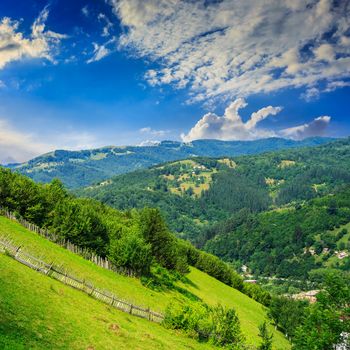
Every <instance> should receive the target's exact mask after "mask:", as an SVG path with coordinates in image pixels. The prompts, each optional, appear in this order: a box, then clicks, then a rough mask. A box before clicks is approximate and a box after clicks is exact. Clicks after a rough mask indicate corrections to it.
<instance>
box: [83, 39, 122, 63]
mask: <svg viewBox="0 0 350 350" xmlns="http://www.w3.org/2000/svg"><path fill="white" fill-rule="evenodd" d="M115 43H116V39H115V38H112V39H110V40H108V41H107V42H105V43H104V44H98V43H92V45H93V47H94V50H93V54H92V57H91V58H89V59H88V60H87V61H86V63H92V62H97V61H100V60H102V58H104V57H106V56H108V55H110V54H111V53H112V52H114V51H115V50H116V45H115Z"/></svg>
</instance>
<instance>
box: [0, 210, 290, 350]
mask: <svg viewBox="0 0 350 350" xmlns="http://www.w3.org/2000/svg"><path fill="white" fill-rule="evenodd" d="M0 235H6V236H7V237H9V238H11V239H12V240H13V242H14V243H15V244H21V245H22V246H23V249H27V250H28V251H29V252H30V253H33V254H35V255H40V256H42V257H43V259H44V260H47V261H53V262H55V263H58V262H59V263H60V264H63V267H65V268H67V269H69V271H70V272H71V273H72V274H75V275H76V276H79V277H80V278H85V279H87V280H89V281H91V282H93V283H94V284H96V285H98V286H100V287H101V288H106V289H108V290H110V291H112V292H114V293H115V294H117V295H118V296H120V297H122V298H125V299H127V300H132V301H134V302H135V303H137V304H141V305H145V306H150V307H151V308H153V309H158V310H159V311H164V310H165V308H166V306H167V305H168V304H169V303H170V302H171V301H178V300H184V299H186V298H187V296H186V295H188V294H191V295H195V296H196V297H198V298H200V299H202V300H203V301H204V302H207V303H208V304H216V303H217V302H220V303H221V304H222V305H225V306H229V307H234V308H235V309H236V311H237V314H238V316H239V318H240V321H241V327H242V331H243V333H244V334H245V336H246V337H247V340H248V342H249V343H251V344H255V345H256V344H257V343H258V342H259V340H258V326H259V324H261V323H262V322H263V321H264V319H265V318H266V311H265V308H264V307H263V306H262V305H260V304H258V303H257V302H255V301H254V300H252V299H250V298H248V297H247V296H246V295H244V294H242V293H240V292H238V291H237V290H235V289H233V288H230V287H228V286H226V285H224V284H223V283H221V282H219V281H217V280H215V279H214V278H212V277H210V276H208V275H206V274H205V273H203V272H200V271H199V270H197V269H194V268H191V272H190V273H189V274H188V275H187V279H188V281H187V282H186V283H184V282H178V286H179V287H181V288H183V289H184V290H186V291H187V293H185V294H183V293H180V292H179V291H176V290H168V291H160V292H157V291H155V290H151V289H149V288H146V287H145V286H143V285H142V284H141V282H140V280H139V279H136V278H129V277H126V276H122V275H117V274H115V273H113V272H112V271H110V270H105V269H103V268H100V267H98V266H96V265H94V264H93V263H91V262H89V261H87V260H84V259H83V258H81V257H79V256H77V255H75V254H73V253H71V252H69V251H67V250H65V249H63V248H61V247H59V246H57V245H55V244H54V243H52V242H49V241H47V240H45V239H44V238H42V237H40V236H38V235H36V234H35V233H33V232H30V231H28V230H26V229H24V228H23V227H22V226H20V225H19V224H17V223H15V222H12V221H10V220H8V219H5V218H3V217H0ZM0 267H1V268H0V281H1V282H0V284H1V285H0V286H1V288H0V310H1V311H2V315H5V319H6V320H7V322H6V323H1V322H0V334H1V337H0V339H1V340H0V345H1V341H3V342H7V343H5V344H6V345H7V346H8V347H7V348H8V349H16V347H11V345H13V344H15V343H16V342H17V343H18V344H19V345H18V347H17V349H21V348H25V346H24V345H23V346H22V347H21V346H20V345H21V344H25V341H26V340H28V339H29V338H30V339H32V340H31V341H33V342H34V343H33V344H34V345H35V346H36V347H35V346H34V345H33V348H38V349H44V348H50V346H49V345H48V344H50V343H48V342H50V341H51V342H53V343H51V344H55V342H56V341H57V344H59V345H60V346H61V348H67V347H69V348H72V349H81V348H88V346H89V345H90V346H92V347H93V348H95V349H110V348H114V347H118V348H122V349H123V348H124V347H123V346H125V348H127V347H128V348H135V349H136V348H139V349H163V348H164V349H165V348H171V349H175V348H176V349H182V348H183V349H185V348H193V349H207V348H212V347H211V346H209V347H208V346H206V345H204V344H200V343H197V342H195V341H193V340H191V339H190V338H187V337H185V336H182V335H181V333H173V332H170V331H167V330H165V329H163V328H161V326H159V325H156V324H153V323H149V322H148V321H146V320H142V319H138V318H136V317H131V316H129V315H127V314H124V313H122V312H119V311H117V310H114V309H110V308H108V307H106V305H104V304H100V303H99V302H98V301H95V300H93V299H91V298H89V297H87V296H86V295H85V294H83V293H80V292H79V291H75V290H72V289H70V288H68V287H65V286H64V285H62V284H60V283H59V282H56V281H54V280H51V279H50V278H48V277H45V276H42V275H40V274H38V273H36V272H34V271H32V270H30V269H28V268H27V267H25V266H23V265H21V264H19V263H17V262H15V261H13V260H12V259H10V258H8V257H6V256H3V255H1V254H0ZM16 290H17V291H18V292H15V291H16ZM19 290H20V291H19ZM43 296H45V298H43ZM31 310H33V313H31ZM82 310H84V312H82ZM51 314H54V316H53V317H52V318H50V315H51ZM18 320H20V321H18ZM28 320H29V321H30V322H28ZM113 324H117V325H118V327H120V329H119V330H117V334H114V333H115V332H114V331H113V330H111V329H110V327H112V325H113ZM10 325H14V326H15V328H13V329H12V327H10ZM65 326H66V327H69V331H68V334H67V337H65V341H67V342H69V344H67V343H62V344H61V343H60V342H59V341H58V340H57V339H56V337H57V336H58V335H57V334H60V332H63V327H65ZM94 327H95V328H94ZM112 328H113V327H112ZM270 330H271V331H273V332H274V344H275V349H289V344H288V342H287V340H286V339H285V338H284V337H283V335H282V334H281V333H279V332H276V331H274V330H273V328H272V327H271V328H270ZM33 334H34V335H33ZM5 335H6V336H5ZM116 335H117V336H116ZM104 337H106V341H105V343H103V339H105V338H104ZM140 339H141V340H142V341H140ZM61 341H63V340H61ZM68 345H69V346H68ZM119 346H120V347H119ZM55 348H60V347H58V346H57V347H55ZM5 349H6V347H5Z"/></svg>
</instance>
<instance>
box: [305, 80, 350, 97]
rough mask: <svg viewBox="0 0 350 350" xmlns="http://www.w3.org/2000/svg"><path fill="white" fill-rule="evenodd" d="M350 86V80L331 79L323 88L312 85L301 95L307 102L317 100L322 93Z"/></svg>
mask: <svg viewBox="0 0 350 350" xmlns="http://www.w3.org/2000/svg"><path fill="white" fill-rule="evenodd" d="M348 86H350V81H342V80H340V81H337V80H335V81H331V82H328V83H327V84H326V85H325V86H324V87H323V88H316V87H310V88H308V89H306V91H305V92H304V93H302V94H301V95H300V97H301V98H302V99H304V100H305V101H307V102H310V101H314V100H317V99H318V98H319V97H320V95H321V94H322V93H327V92H332V91H335V90H337V89H340V88H344V87H348Z"/></svg>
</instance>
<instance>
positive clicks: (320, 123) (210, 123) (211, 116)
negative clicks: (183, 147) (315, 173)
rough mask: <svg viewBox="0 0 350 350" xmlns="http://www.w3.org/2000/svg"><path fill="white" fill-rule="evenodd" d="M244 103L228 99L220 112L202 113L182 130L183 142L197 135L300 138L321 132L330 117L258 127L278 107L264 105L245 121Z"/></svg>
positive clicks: (324, 129) (233, 138) (274, 112)
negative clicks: (274, 127) (281, 126)
mask: <svg viewBox="0 0 350 350" xmlns="http://www.w3.org/2000/svg"><path fill="white" fill-rule="evenodd" d="M246 106H247V103H246V102H245V100H244V99H242V98H239V99H237V100H235V101H234V102H232V103H231V104H230V105H229V106H228V107H227V108H226V110H225V112H224V115H222V116H218V115H216V114H215V113H207V114H205V115H204V116H203V117H202V118H201V119H200V120H199V121H198V122H197V123H196V125H195V126H194V127H193V128H192V129H191V130H190V131H189V132H188V134H182V135H181V138H182V140H183V141H184V142H190V141H193V140H198V139H217V140H223V141H232V140H256V139H261V138H267V137H285V138H291V139H296V140H300V139H304V138H306V137H312V136H322V135H324V133H325V131H326V128H327V127H328V124H329V122H330V120H331V118H330V117H328V116H323V117H318V118H316V119H314V120H313V121H312V122H310V123H309V124H304V125H299V126H295V127H292V128H288V129H283V130H279V131H275V130H271V129H265V128H261V127H259V125H258V124H259V122H261V121H262V120H264V119H266V118H268V117H269V116H271V115H276V114H277V113H279V112H280V111H281V110H282V107H272V106H268V107H264V108H261V109H260V110H258V111H257V112H254V113H252V114H251V116H250V118H249V119H248V121H246V122H243V120H242V117H241V116H240V115H239V110H240V109H241V108H244V107H246Z"/></svg>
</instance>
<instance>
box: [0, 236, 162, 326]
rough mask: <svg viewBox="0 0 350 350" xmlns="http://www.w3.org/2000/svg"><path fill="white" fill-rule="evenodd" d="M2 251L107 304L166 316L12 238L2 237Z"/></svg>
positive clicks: (150, 316)
mask: <svg viewBox="0 0 350 350" xmlns="http://www.w3.org/2000/svg"><path fill="white" fill-rule="evenodd" d="M0 252H3V253H6V254H7V255H9V256H11V257H12V258H13V259H15V260H17V261H18V262H20V263H22V264H24V265H26V266H28V267H30V268H31V269H33V270H35V271H38V272H40V273H42V274H44V275H47V276H50V277H52V278H54V279H56V280H58V281H60V282H62V283H64V284H66V285H68V286H70V287H73V288H75V289H78V290H80V291H83V292H84V293H86V294H88V295H90V296H91V297H93V298H94V299H97V300H100V301H102V302H103V303H105V304H109V305H110V306H112V307H114V308H116V309H119V310H121V311H124V312H127V313H129V314H131V315H134V316H138V317H142V318H145V319H148V320H149V321H153V322H157V323H160V322H162V321H163V319H164V316H163V315H162V314H160V313H158V312H155V311H152V310H150V309H149V308H147V309H146V308H143V307H140V306H138V305H134V304H132V303H130V302H128V301H126V300H123V299H120V298H119V297H117V296H116V295H114V294H113V293H111V292H109V291H106V290H102V289H99V288H97V287H95V286H94V285H93V284H92V283H90V282H87V281H85V280H80V279H79V278H77V277H74V276H71V275H70V274H68V273H67V271H65V270H62V269H61V268H59V267H56V266H54V265H53V264H48V263H46V262H44V261H42V260H40V259H38V258H36V257H34V256H32V255H30V254H28V253H26V252H25V251H23V250H22V248H21V247H20V246H15V245H14V244H13V243H12V242H11V240H10V239H8V238H6V237H0Z"/></svg>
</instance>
